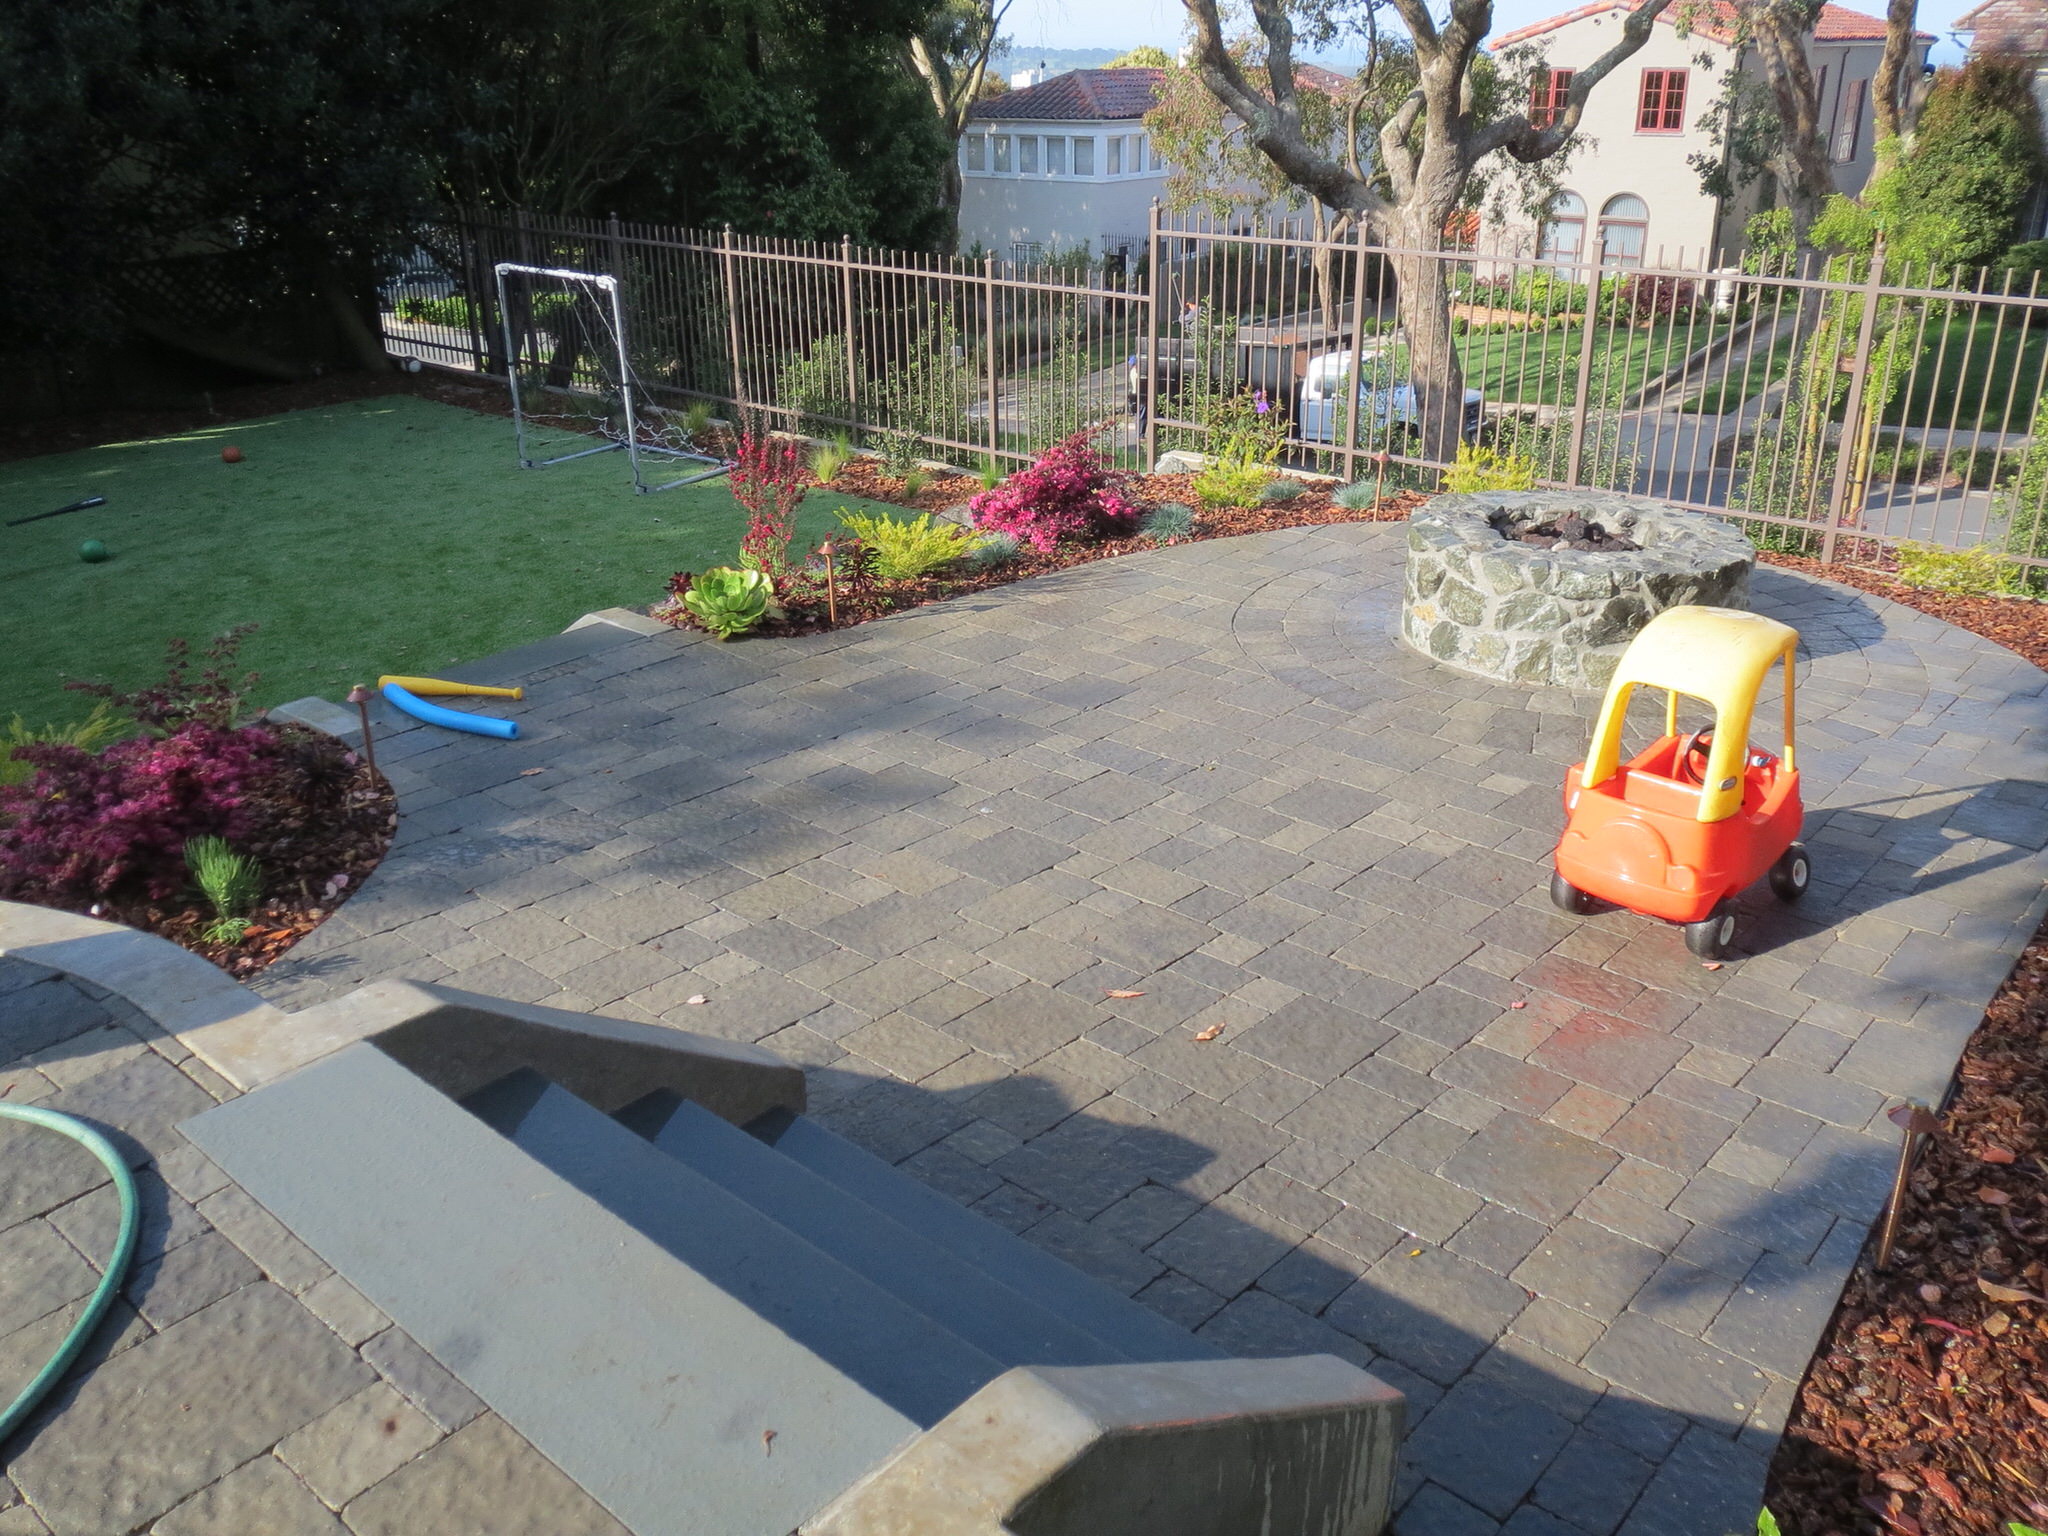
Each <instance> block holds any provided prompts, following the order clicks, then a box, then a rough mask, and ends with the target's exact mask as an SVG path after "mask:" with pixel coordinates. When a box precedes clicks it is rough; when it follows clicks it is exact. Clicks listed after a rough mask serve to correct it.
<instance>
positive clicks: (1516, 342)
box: [1458, 324, 1714, 405]
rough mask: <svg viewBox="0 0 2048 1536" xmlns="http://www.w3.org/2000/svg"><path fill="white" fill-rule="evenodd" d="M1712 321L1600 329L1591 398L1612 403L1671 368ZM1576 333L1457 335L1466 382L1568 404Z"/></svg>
mask: <svg viewBox="0 0 2048 1536" xmlns="http://www.w3.org/2000/svg"><path fill="white" fill-rule="evenodd" d="M1713 334H1714V331H1713V327H1712V326H1709V325H1705V324H1700V325H1683V324H1678V325H1652V326H1632V325H1624V326H1608V325H1603V326H1600V327H1598V328H1597V329H1596V330H1595V332H1594V335H1593V369H1592V391H1593V395H1594V398H1595V399H1597V400H1600V401H1603V402H1607V403H1613V402H1615V401H1618V400H1620V399H1621V398H1622V397H1623V396H1625V395H1628V394H1631V393H1633V392H1634V391H1636V390H1638V389H1641V388H1642V387H1643V386H1644V385H1645V384H1647V383H1648V382H1649V381H1650V380H1652V379H1654V378H1657V377H1658V376H1659V375H1661V374H1662V373H1663V372H1664V371H1665V370H1666V369H1669V368H1674V367H1676V366H1677V365H1678V364H1680V363H1682V362H1684V361H1685V359H1686V358H1687V357H1688V356H1690V355H1691V354H1692V353H1693V352H1695V351H1697V350H1698V349H1699V348H1701V347H1704V346H1705V345H1706V344H1707V343H1708V341H1710V340H1711V339H1712V338H1713ZM1580 336H1581V331H1580V328H1579V327H1578V326H1577V325H1568V326H1562V327H1554V328H1552V329H1550V330H1548V331H1481V332H1474V333H1469V334H1467V335H1465V336H1464V337H1462V338H1460V339H1459V342H1458V347H1459V355H1460V356H1461V357H1462V358H1463V359H1464V363H1465V384H1466V387H1467V388H1470V389H1477V390H1480V391H1481V392H1482V393H1484V394H1485V395H1486V397H1487V398H1488V399H1489V400H1497V401H1503V402H1507V401H1513V402H1519V403H1522V404H1525V405H1568V404H1570V403H1571V401H1572V399H1573V397H1574V395H1575V393H1576V391H1577V388H1578V377H1579V348H1580Z"/></svg>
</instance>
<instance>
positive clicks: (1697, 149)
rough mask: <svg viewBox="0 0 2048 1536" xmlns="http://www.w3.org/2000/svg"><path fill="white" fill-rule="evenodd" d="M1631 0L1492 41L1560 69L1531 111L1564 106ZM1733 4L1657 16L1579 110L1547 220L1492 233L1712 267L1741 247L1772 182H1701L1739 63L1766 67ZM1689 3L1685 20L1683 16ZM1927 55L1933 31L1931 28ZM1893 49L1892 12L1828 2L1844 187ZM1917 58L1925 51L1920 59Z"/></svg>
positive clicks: (1830, 145) (1831, 143)
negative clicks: (1712, 192) (1888, 48)
mask: <svg viewBox="0 0 2048 1536" xmlns="http://www.w3.org/2000/svg"><path fill="white" fill-rule="evenodd" d="M1633 9H1634V4H1633V3H1631V0H1621V3H1615V0H1600V3H1596V4H1592V5H1585V6H1581V7H1579V8H1578V9H1577V10H1573V11H1567V12H1565V13H1564V14H1563V15H1560V16H1553V17H1551V18H1550V19H1548V20H1547V21H1539V22H1536V23H1534V24H1533V25H1531V26H1526V27H1522V28H1519V29H1517V30H1515V31H1513V32H1507V33H1503V34H1502V35H1501V36H1499V37H1496V38H1494V39H1492V40H1491V42H1490V45H1489V46H1491V47H1492V48H1493V49H1495V50H1496V51H1499V50H1503V49H1507V48H1512V47H1515V46H1516V45H1518V44H1520V45H1526V46H1529V47H1532V48H1534V49H1536V50H1537V51H1538V52H1539V53H1540V54H1541V56H1542V58H1543V61H1544V63H1545V64H1546V65H1547V66H1548V69H1549V75H1548V77H1547V79H1546V78H1545V77H1543V76H1539V77H1538V81H1537V84H1536V86H1535V87H1534V92H1533V99H1532V102H1531V109H1532V111H1533V112H1535V113H1537V114H1539V115H1540V114H1542V113H1545V112H1549V111H1554V110H1556V109H1557V108H1558V107H1561V106H1562V104H1563V101H1564V94H1565V91H1566V89H1568V87H1569V81H1570V75H1571V72H1572V71H1574V70H1576V69H1581V68H1584V67H1585V66H1586V65H1588V64H1590V63H1592V62H1593V61H1594V60H1595V59H1597V58H1598V57H1599V56H1600V55H1601V54H1602V53H1604V52H1606V51H1607V49H1608V48H1610V47H1612V46H1613V44H1614V41H1615V39H1616V38H1617V37H1618V36H1620V33H1621V27H1622V23H1623V22H1624V20H1626V18H1627V16H1628V14H1629V12H1630V11H1631V10H1633ZM1729 11H1730V8H1729V7H1727V6H1726V5H1725V4H1722V5H1719V6H1710V7H1706V8H1699V7H1681V6H1672V7H1670V8H1668V9H1666V10H1665V11H1663V12H1662V13H1661V14H1660V15H1659V16H1658V18H1657V20H1658V23H1659V25H1658V26H1656V27H1655V28H1654V29H1652V33H1651V36H1650V40H1649V41H1648V42H1647V43H1645V44H1644V45H1643V47H1642V49H1641V50H1640V51H1639V52H1638V53H1636V54H1635V55H1634V56H1632V57H1631V58H1630V59H1629V60H1628V61H1627V62H1626V63H1625V64H1623V65H1622V66H1621V67H1620V68H1619V69H1617V70H1615V71H1614V73H1612V74H1610V75H1609V76H1608V77H1607V78H1606V79H1605V80H1603V81H1602V82H1601V83H1600V85H1599V87H1598V88H1597V89H1596V90H1595V91H1594V92H1593V95H1592V98H1591V100H1590V101H1589V102H1588V103H1587V105H1586V112H1585V116H1584V117H1583V118H1582V119H1581V126H1580V138H1581V139H1582V140H1583V141H1584V142H1581V143H1580V144H1579V145H1578V146H1577V149H1576V151H1575V153H1574V154H1573V155H1572V158H1571V161H1570V164H1569V167H1568V168H1567V170H1566V172H1565V175H1564V190H1563V191H1562V192H1561V193H1560V194H1559V196H1558V199H1557V201H1556V202H1555V203H1554V204H1553V205H1552V209H1551V215H1550V217H1549V218H1548V219H1546V220H1545V221H1543V222H1542V224H1541V225H1540V226H1533V227H1532V226H1530V225H1529V224H1528V223H1527V222H1526V221H1521V220H1510V221H1508V222H1506V223H1503V224H1498V225H1494V226H1489V227H1488V228H1487V229H1486V230H1485V231H1483V233H1482V235H1481V243H1482V244H1483V245H1484V244H1491V243H1492V242H1493V241H1494V240H1496V239H1497V240H1499V241H1500V242H1501V243H1502V245H1504V246H1507V247H1510V248H1517V249H1527V250H1535V251H1537V252H1539V253H1541V254H1544V255H1549V256H1555V257H1556V258H1557V259H1558V260H1559V261H1560V262H1564V261H1584V260H1586V259H1587V258H1588V256H1590V255H1591V254H1592V253H1593V252H1595V251H1598V252H1599V253H1600V256H1601V259H1602V260H1603V261H1604V262H1606V263H1607V264H1609V265H1612V266H1618V267H1640V266H1645V265H1650V266H1656V265H1664V266H1674V267H1686V268H1711V267H1715V266H1719V265H1721V264H1722V258H1723V253H1726V254H1727V256H1728V257H1729V258H1731V259H1732V258H1733V255H1734V253H1735V252H1736V251H1738V250H1739V249H1740V247H1741V245H1742V233H1743V225H1744V223H1745V222H1746V221H1747V220H1748V218H1749V216H1750V214H1752V213H1754V212H1755V211H1756V210H1757V209H1758V208H1762V207H1768V206H1770V201H1771V196H1772V189H1771V187H1770V186H1769V184H1768V180H1767V179H1763V180H1759V181H1756V182H1752V183H1751V184H1750V185H1749V186H1748V187H1746V188H1744V189H1743V190H1742V191H1741V192H1740V193H1738V194H1737V196H1736V197H1735V198H1733V199H1727V200H1723V199H1717V198H1714V197H1711V196H1709V195H1708V194H1707V193H1706V192H1704V191H1702V190H1701V188H1700V175H1699V172H1698V171H1697V170H1696V169H1695V168H1694V166H1693V164H1692V163H1691V161H1692V157H1694V156H1702V155H1710V154H1713V153H1714V152H1715V147H1714V142H1713V136H1712V134H1711V132H1710V131H1709V128H1708V126H1705V124H1706V123H1710V122H1711V114H1712V113H1714V112H1715V111H1717V110H1718V102H1719V100H1720V96H1721V92H1722V89H1723V87H1724V85H1725V83H1726V80H1727V72H1728V71H1729V70H1732V69H1755V68H1756V65H1755V62H1754V60H1753V59H1751V58H1749V57H1748V56H1747V50H1746V49H1745V48H1743V47H1742V46H1740V45H1738V44H1737V42H1736V41H1735V33H1734V29H1733V27H1732V26H1731V25H1729V23H1728V19H1727V18H1728V15H1729ZM1680 12H1683V13H1684V17H1683V22H1682V21H1681V17H1680V15H1679V14H1678V13H1680ZM1920 37H1921V45H1920V59H1921V60H1924V59H1925V57H1926V50H1927V46H1928V45H1929V44H1931V43H1932V42H1933V41H1934V37H1933V35H1932V34H1931V33H1922V34H1920ZM1883 51H1884V18H1883V17H1881V16H1866V15H1864V14H1863V13H1862V12H1860V11H1852V10H1848V9H1846V8H1844V7H1842V6H1839V5H1824V6H1822V7H1821V12H1820V17H1819V19H1818V21H1817V23H1816V24H1815V27H1814V30H1813V34H1812V37H1811V38H1810V40H1809V41H1808V44H1807V58H1808V61H1809V63H1810V64H1811V66H1812V69H1813V72H1814V76H1815V79H1816V83H1817V84H1818V85H1819V88H1820V109H1821V121H1822V123H1823V124H1824V125H1825V127H1826V131H1827V152H1828V157H1829V159H1830V160H1831V161H1832V163H1833V165H1834V170H1835V185H1836V187H1837V189H1838V190H1840V191H1842V192H1845V193H1856V192H1860V191H1861V190H1862V189H1863V184H1864V182H1865V181H1866V180H1867V179H1868V178H1869V176H1870V169H1871V165H1872V162H1873V152H1872V151H1873V146H1872V144H1871V137H1872V131H1871V123H1872V117H1871V107H1870V82H1871V78H1872V77H1873V76H1874V75H1875V74H1876V73H1877V64H1878V59H1879V56H1880V55H1881V54H1882V53H1883ZM1915 62H1916V67H1917V65H1918V63H1919V62H1920V61H1919V60H1916V61H1915Z"/></svg>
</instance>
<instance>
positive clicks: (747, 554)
mask: <svg viewBox="0 0 2048 1536" xmlns="http://www.w3.org/2000/svg"><path fill="white" fill-rule="evenodd" d="M726 483H727V484H728V485H730V486H731V487H732V495H733V500H735V501H737V502H738V503H739V504H740V505H741V506H742V507H744V508H746V512H747V531H746V533H745V535H744V536H743V537H742V538H741V539H740V564H741V566H742V567H744V568H745V569H747V570H750V571H760V572H762V573H763V574H764V575H767V576H769V577H780V576H781V575H782V574H783V572H785V571H786V570H788V569H789V541H790V540H791V539H792V538H794V537H795V536H796V509H797V507H798V506H799V505H801V504H802V502H803V499H804V492H806V491H808V490H809V489H810V488H811V470H810V466H809V465H808V464H806V463H805V462H804V457H803V455H802V453H800V452H799V451H798V449H797V445H796V444H795V443H794V442H792V441H790V440H789V439H788V438H779V437H770V436H768V434H767V433H765V432H755V431H752V430H751V429H750V430H748V431H746V432H742V433H741V434H740V446H739V452H738V453H737V455H736V456H735V457H734V459H733V466H732V470H731V472H730V473H729V474H728V475H727V476H726Z"/></svg>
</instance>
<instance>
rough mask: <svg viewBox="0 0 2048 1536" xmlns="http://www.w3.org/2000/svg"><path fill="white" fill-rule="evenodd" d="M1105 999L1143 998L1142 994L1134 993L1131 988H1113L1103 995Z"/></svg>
mask: <svg viewBox="0 0 2048 1536" xmlns="http://www.w3.org/2000/svg"><path fill="white" fill-rule="evenodd" d="M1102 995H1103V996H1104V997H1143V996H1144V995H1145V994H1144V993H1142V992H1133V991H1132V990H1131V989H1130V988H1129V987H1111V988H1110V989H1109V990H1108V991H1107V992H1105V993H1103V994H1102Z"/></svg>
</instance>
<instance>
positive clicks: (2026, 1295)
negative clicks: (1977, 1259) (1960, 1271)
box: [1977, 1275, 2048, 1302]
mask: <svg viewBox="0 0 2048 1536" xmlns="http://www.w3.org/2000/svg"><path fill="white" fill-rule="evenodd" d="M1977 1289H1978V1290H1980V1291H1982V1292H1983V1293H1984V1294H1985V1295H1986V1296H1989V1297H1990V1298H1991V1299H1992V1300H1993V1301H2040V1302H2048V1296H2036V1295H2035V1294H2034V1293H2033V1292H2032V1291H2023V1290H2021V1289H2020V1288H2019V1287H2018V1286H2016V1285H2000V1284H1999V1283H1998V1282H1997V1281H1996V1280H1986V1279H1985V1278H1984V1277H1983V1276H1982V1275H1979V1276H1978V1277H1977Z"/></svg>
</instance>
